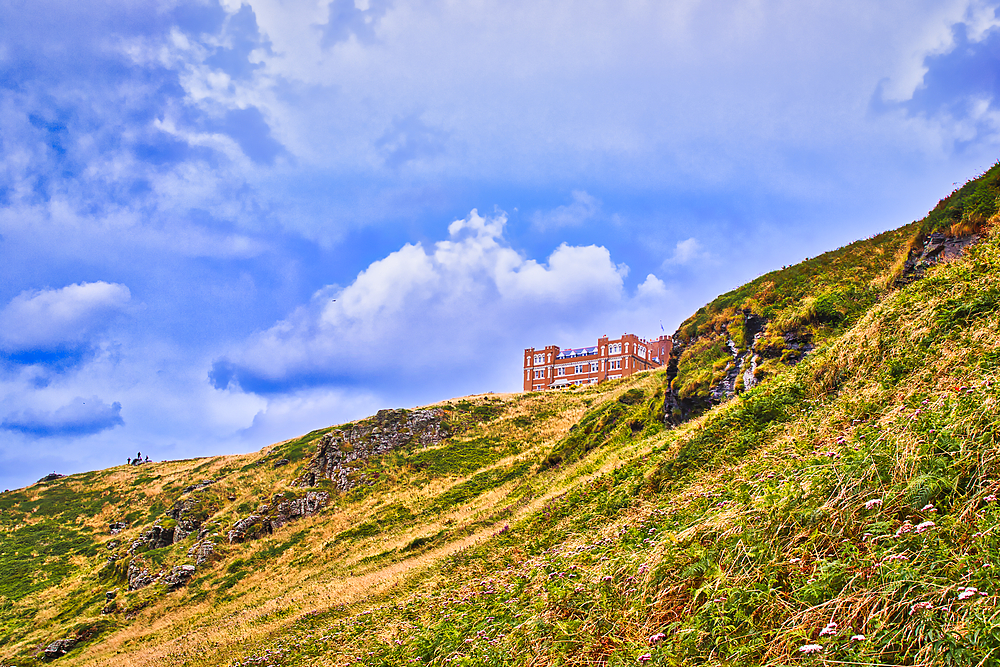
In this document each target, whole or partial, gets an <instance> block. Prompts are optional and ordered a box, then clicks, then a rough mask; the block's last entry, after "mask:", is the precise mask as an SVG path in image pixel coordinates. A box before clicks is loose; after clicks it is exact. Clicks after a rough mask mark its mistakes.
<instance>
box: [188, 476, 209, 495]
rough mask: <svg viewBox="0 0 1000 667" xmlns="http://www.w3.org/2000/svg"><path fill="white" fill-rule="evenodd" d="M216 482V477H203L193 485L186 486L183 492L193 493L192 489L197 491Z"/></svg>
mask: <svg viewBox="0 0 1000 667" xmlns="http://www.w3.org/2000/svg"><path fill="white" fill-rule="evenodd" d="M212 484H215V480H214V479H203V480H201V481H200V482H198V483H197V484H192V485H191V486H188V487H185V488H184V490H183V491H181V493H191V492H192V491H197V490H199V489H204V488H205V487H206V486H211V485H212Z"/></svg>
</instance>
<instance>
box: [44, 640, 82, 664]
mask: <svg viewBox="0 0 1000 667" xmlns="http://www.w3.org/2000/svg"><path fill="white" fill-rule="evenodd" d="M74 646H76V640H75V639H72V638H70V639H57V640H55V641H54V642H52V643H51V644H49V645H48V646H46V647H45V648H44V649H42V657H43V658H45V659H46V660H55V659H56V658H58V657H59V656H62V655H66V653H67V652H68V651H69V650H70V649H72V648H73V647H74Z"/></svg>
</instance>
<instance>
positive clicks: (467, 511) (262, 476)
mask: <svg viewBox="0 0 1000 667" xmlns="http://www.w3.org/2000/svg"><path fill="white" fill-rule="evenodd" d="M661 386H662V379H660V378H658V377H656V376H654V375H652V374H647V375H644V376H641V377H637V378H634V379H631V380H627V381H618V382H614V383H609V384H607V385H604V386H601V387H600V388H599V389H584V390H579V391H574V392H564V393H549V394H527V395H507V396H499V395H485V396H479V397H470V398H469V399H463V400H460V401H452V402H450V403H447V404H444V405H443V407H445V408H446V409H448V410H450V411H452V412H453V415H454V416H455V421H458V422H463V421H464V422H465V427H464V430H461V432H460V434H459V435H457V436H455V437H453V438H451V439H450V440H448V441H445V442H444V443H442V444H440V445H438V446H435V447H429V448H411V449H407V450H403V451H396V452H392V453H390V454H387V455H385V456H383V457H382V458H381V459H380V460H379V461H377V462H374V463H373V467H374V468H375V469H377V470H378V473H379V476H378V481H377V482H376V483H375V484H374V485H373V486H370V487H363V488H360V489H356V490H355V491H353V492H351V493H350V494H346V495H341V496H337V497H335V499H334V503H331V506H330V507H328V508H327V509H326V510H324V511H323V512H322V513H321V514H320V515H317V516H314V517H308V518H304V519H301V520H299V521H296V522H293V523H291V524H289V525H287V526H284V527H283V528H281V529H279V530H278V531H277V532H276V533H275V534H274V535H273V536H270V537H266V538H264V539H261V540H257V541H253V542H248V543H244V544H233V545H229V544H227V543H226V540H225V538H224V535H225V532H226V530H227V529H228V528H229V527H230V526H231V525H232V524H233V522H234V521H235V520H237V519H239V518H242V517H244V516H247V515H248V514H250V513H252V512H253V511H254V509H255V508H256V507H257V506H258V505H260V504H262V503H266V502H268V500H269V499H270V498H271V496H272V495H273V494H274V493H278V492H284V491H292V492H294V491H295V489H294V488H293V487H291V486H290V482H292V481H293V480H295V479H296V478H297V477H298V475H299V472H300V470H301V467H302V465H303V464H304V463H305V462H306V461H307V460H308V458H309V456H310V455H311V454H312V452H313V451H314V447H315V441H316V440H317V439H318V437H319V436H320V435H321V434H322V433H323V432H324V431H325V430H326V429H324V431H317V432H314V433H311V434H309V435H307V436H304V437H302V438H299V439H296V440H292V441H288V442H285V443H279V444H278V445H275V446H272V447H269V448H267V449H265V450H262V451H261V452H259V453H257V454H250V455H245V456H229V457H213V458H206V459H197V460H190V461H175V462H165V463H155V464H147V465H144V466H141V467H129V466H120V467H117V468H112V469H110V470H105V471H99V472H93V473H86V474H83V475H72V476H69V477H66V478H63V479H59V480H56V481H53V482H43V483H39V484H36V485H33V486H31V487H29V488H27V489H24V490H21V491H16V492H11V493H7V494H3V495H2V496H0V571H2V572H3V573H4V576H3V578H2V583H0V612H2V613H0V647H3V648H0V664H7V663H6V662H4V660H3V658H7V659H9V660H14V659H16V660H17V662H16V664H18V665H21V666H22V667H23V665H26V664H32V663H33V661H32V660H31V659H30V658H31V654H32V653H34V652H35V651H36V650H37V649H38V648H39V647H40V646H42V645H44V644H46V643H48V642H50V641H52V640H54V639H60V638H63V637H71V636H75V637H81V638H82V639H83V640H84V641H82V642H81V645H80V646H79V647H78V648H76V649H74V650H73V651H72V652H71V653H70V654H69V655H67V656H66V657H63V658H61V659H60V662H61V663H67V664H74V663H77V664H183V663H184V662H185V660H187V659H188V656H198V659H199V660H204V663H203V664H220V663H222V662H225V661H226V660H228V659H230V658H233V657H236V656H239V655H240V654H241V652H242V651H243V650H244V648H245V645H246V643H247V642H251V643H252V642H253V641H255V640H258V639H260V638H261V637H266V636H268V635H269V633H272V632H275V631H279V630H280V629H281V628H283V627H285V626H286V625H287V624H288V623H289V622H290V619H292V618H294V617H296V616H297V615H299V614H301V613H304V612H307V611H312V610H315V609H323V610H329V609H331V608H333V609H337V608H341V606H342V605H345V604H352V603H356V602H357V601H359V600H363V599H365V598H366V597H367V596H370V595H374V594H380V593H383V592H384V591H386V590H388V589H390V588H391V587H392V586H394V585H396V584H397V583H399V582H400V581H403V579H404V578H405V577H406V576H410V574H409V573H411V572H421V571H424V570H425V569H426V568H427V567H428V565H429V564H430V563H431V562H433V561H434V560H435V559H439V558H441V557H443V556H446V555H448V554H451V553H454V552H456V551H457V550H460V549H462V548H464V547H466V546H468V545H470V544H472V543H474V542H475V541H476V540H479V539H481V538H483V537H484V536H488V535H490V534H492V533H494V532H496V531H498V530H501V529H502V528H503V526H505V525H507V524H508V523H510V522H514V521H516V520H518V519H519V518H520V517H523V516H525V515H527V514H530V513H531V512H532V511H534V510H535V509H537V508H538V507H540V506H541V504H543V503H544V502H545V501H546V499H547V498H549V497H551V496H553V495H555V494H557V493H559V492H561V491H562V490H564V489H566V488H569V487H571V486H572V485H573V484H575V483H578V482H579V481H580V480H581V479H585V478H587V477H588V476H590V475H593V474H595V473H596V471H597V470H599V469H600V468H601V467H602V466H604V467H608V466H613V465H616V464H618V463H620V459H619V456H631V453H632V452H634V451H635V450H636V449H637V448H639V447H643V448H648V447H649V446H650V440H649V438H651V437H652V436H653V435H654V434H655V433H659V432H660V431H662V425H661V424H660V423H659V419H658V416H659V406H660V405H661V404H662V401H663V394H662V390H659V393H658V388H659V387H661ZM623 395H625V398H624V399H623V402H619V401H618V400H617V399H618V398H619V397H621V396H623ZM587 410H593V411H596V412H597V413H600V415H602V416H603V419H598V420H596V422H595V423H594V424H593V425H592V426H591V427H590V428H589V429H587V431H588V434H589V441H592V444H595V445H599V444H601V443H602V442H604V441H605V440H609V441H614V442H615V445H614V446H613V447H607V448H606V450H605V451H603V452H598V453H596V455H595V456H591V457H589V458H588V459H587V460H586V461H580V458H581V456H583V454H584V453H585V450H586V448H587V445H588V442H583V443H581V442H578V441H579V438H573V439H569V440H566V441H565V442H563V441H562V438H563V436H564V435H565V434H566V433H567V432H568V431H569V429H570V427H571V426H573V425H574V424H575V423H576V422H577V421H579V420H580V419H581V417H583V416H584V413H585V412H586V411H587ZM282 458H289V459H292V462H291V464H289V465H286V466H283V467H279V468H273V463H274V462H275V461H277V460H279V459H282ZM208 478H212V479H216V480H217V482H216V484H214V485H212V486H210V487H208V488H207V489H206V490H204V491H200V492H198V493H200V494H201V495H202V497H203V498H204V504H205V505H206V506H207V507H208V508H209V509H208V514H210V515H211V518H210V519H209V521H208V523H207V524H206V525H207V526H210V527H212V528H213V530H215V532H218V533H220V534H221V535H222V536H223V537H222V538H221V539H219V540H218V544H217V553H216V556H217V558H216V559H215V560H214V561H212V562H211V563H209V564H206V565H203V566H201V567H200V568H199V570H198V572H197V574H196V577H195V579H194V580H193V581H192V582H191V583H189V584H188V585H187V586H185V587H183V588H181V589H179V590H176V591H173V592H167V591H166V590H165V589H164V588H163V587H162V586H160V585H152V586H149V587H148V588H144V589H140V590H138V591H134V592H128V591H127V590H126V588H127V586H126V585H125V580H124V577H123V576H122V575H123V572H124V570H125V565H124V564H126V563H127V562H128V558H127V557H124V549H125V548H126V547H127V546H128V545H129V544H130V543H131V542H132V541H133V540H135V539H136V538H137V537H138V536H139V534H140V533H141V532H142V531H143V530H144V529H145V528H146V527H148V526H149V525H151V524H152V522H153V521H154V520H155V519H157V518H159V517H162V515H163V512H164V511H165V510H166V509H168V508H170V507H171V506H172V505H173V503H174V502H175V501H176V500H177V499H179V498H186V497H189V495H190V494H185V493H184V489H185V487H187V486H189V485H191V484H194V483H197V482H199V481H201V480H203V479H208ZM123 518H124V519H127V520H128V521H129V523H130V528H129V529H128V530H126V531H125V532H123V533H121V534H119V535H110V534H108V530H107V526H108V524H109V523H110V522H112V521H117V520H120V519H123ZM194 540H195V538H194V537H193V536H192V537H189V538H187V539H186V540H184V541H182V542H180V543H178V544H176V545H173V546H171V547H166V548H161V549H155V550H153V551H146V552H143V553H140V554H138V558H139V559H141V560H142V562H144V563H147V564H149V565H150V566H151V570H152V571H153V572H155V571H156V570H157V569H159V568H160V567H170V566H173V565H179V564H184V563H190V562H193V559H192V558H189V557H187V556H186V552H187V550H188V549H189V548H190V547H191V545H192V544H193V543H194ZM114 543H117V546H113V548H109V546H108V545H113V544H114ZM110 553H118V554H121V555H123V559H122V560H121V561H119V563H122V565H119V567H117V568H115V567H111V566H108V565H107V564H106V561H107V557H108V555H109V554H110ZM113 589H118V590H119V594H118V598H117V600H116V603H117V607H118V609H117V611H116V612H115V613H113V614H102V613H101V610H102V607H103V606H104V602H105V597H104V593H105V591H107V590H113Z"/></svg>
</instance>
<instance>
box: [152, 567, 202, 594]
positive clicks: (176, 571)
mask: <svg viewBox="0 0 1000 667" xmlns="http://www.w3.org/2000/svg"><path fill="white" fill-rule="evenodd" d="M195 570H196V568H195V566H194V565H178V566H177V567H173V568H171V569H170V571H169V572H167V573H166V574H164V575H163V576H162V577H160V580H161V581H162V582H163V583H164V584H166V585H167V588H169V589H170V590H174V589H175V588H180V587H181V586H183V585H184V584H186V583H187V582H188V580H190V579H191V577H193V576H194V573H195Z"/></svg>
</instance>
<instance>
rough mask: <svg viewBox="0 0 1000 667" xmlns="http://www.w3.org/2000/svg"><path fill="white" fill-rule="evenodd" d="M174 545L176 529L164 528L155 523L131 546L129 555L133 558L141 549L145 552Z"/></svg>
mask: <svg viewBox="0 0 1000 667" xmlns="http://www.w3.org/2000/svg"><path fill="white" fill-rule="evenodd" d="M173 543H174V528H164V527H163V526H161V525H159V523H154V524H153V525H152V526H150V527H149V528H147V529H146V530H144V531H143V532H142V535H140V536H139V539H137V540H136V541H135V542H133V543H132V544H131V546H129V548H128V554H129V555H130V556H131V555H132V554H134V553H135V552H136V551H139V550H140V549H141V550H143V551H145V550H146V549H159V548H160V547H169V546H170V545H171V544H173Z"/></svg>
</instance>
